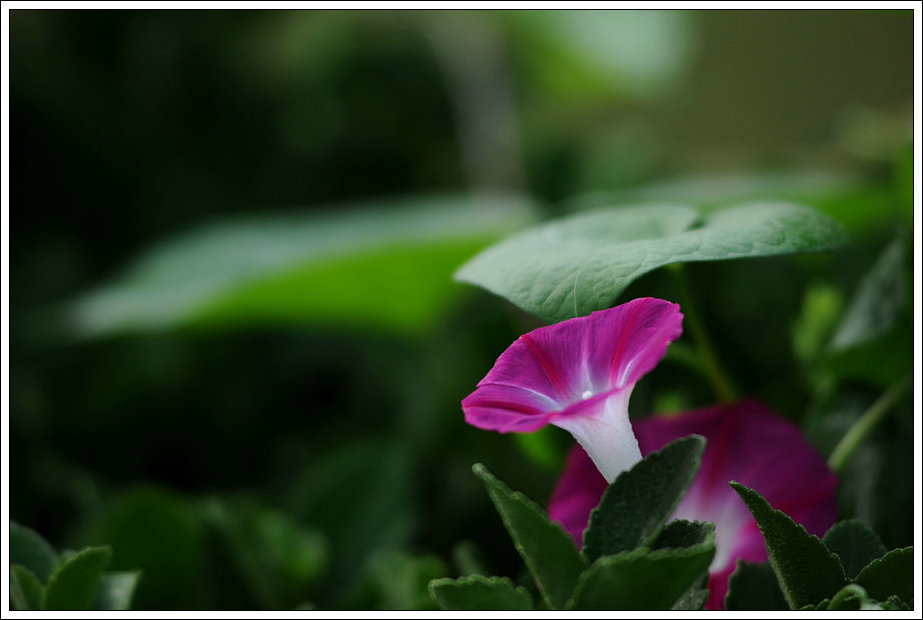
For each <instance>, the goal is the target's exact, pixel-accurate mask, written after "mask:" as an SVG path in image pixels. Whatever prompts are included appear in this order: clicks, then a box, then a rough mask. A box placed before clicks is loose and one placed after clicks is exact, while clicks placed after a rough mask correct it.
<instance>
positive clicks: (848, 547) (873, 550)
mask: <svg viewBox="0 0 923 620" xmlns="http://www.w3.org/2000/svg"><path fill="white" fill-rule="evenodd" d="M824 544H825V545H827V548H828V549H830V551H832V552H833V553H835V554H837V556H838V557H839V558H840V562H841V563H842V564H843V570H844V571H846V577H847V578H849V579H855V577H856V575H858V574H859V571H861V570H862V569H863V568H865V567H866V566H867V565H868V563H869V562H871V561H872V560H875V559H877V558H880V557H881V556H883V555H884V554H885V553H886V552H887V551H888V550H887V549H885V546H884V545H883V544H882V542H881V539H880V538H878V534H876V533H875V532H874V531H872V530H871V528H869V527H868V526H866V525H865V524H864V523H862V522H861V521H858V520H856V519H848V520H846V521H840V522H839V523H837V524H836V525H834V526H833V527H832V528H830V531H828V532H827V533H826V534H825V535H824Z"/></svg>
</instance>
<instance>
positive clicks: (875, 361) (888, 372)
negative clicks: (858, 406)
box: [822, 321, 913, 389]
mask: <svg viewBox="0 0 923 620" xmlns="http://www.w3.org/2000/svg"><path fill="white" fill-rule="evenodd" d="M912 364H913V328H912V326H911V325H909V324H908V323H907V322H904V321H901V322H899V323H898V324H897V325H896V326H894V328H893V329H892V330H891V331H889V332H887V333H886V334H884V335H881V336H879V337H877V338H875V339H873V340H869V341H865V342H862V343H860V344H855V345H853V346H850V347H849V348H847V349H843V350H838V351H833V352H831V353H828V354H827V355H826V356H824V357H823V358H822V367H823V369H824V370H827V371H829V372H831V373H833V374H834V375H836V377H837V378H839V379H859V380H862V381H868V382H871V383H872V384H874V385H876V386H878V387H880V388H882V389H884V388H887V387H889V386H891V385H893V384H894V383H896V382H897V381H898V380H899V379H900V378H902V377H903V376H904V375H906V374H907V372H908V371H909V370H910V368H911V367H912Z"/></svg>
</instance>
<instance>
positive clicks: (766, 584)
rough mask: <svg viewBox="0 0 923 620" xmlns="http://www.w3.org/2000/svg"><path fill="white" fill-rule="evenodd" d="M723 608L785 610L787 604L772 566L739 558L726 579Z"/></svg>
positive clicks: (736, 609) (787, 607)
mask: <svg viewBox="0 0 923 620" xmlns="http://www.w3.org/2000/svg"><path fill="white" fill-rule="evenodd" d="M724 608H725V609H727V610H729V611H787V610H788V609H789V606H788V603H787V602H786V600H785V595H784V594H782V590H781V589H780V588H779V580H778V579H776V574H775V573H774V572H773V571H772V566H770V565H769V564H766V563H759V564H753V563H750V562H744V561H743V560H739V561H738V562H737V569H736V570H735V571H734V572H733V573H732V574H731V578H730V580H729V581H728V593H727V595H726V596H725V597H724Z"/></svg>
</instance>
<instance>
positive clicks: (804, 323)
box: [792, 284, 844, 363]
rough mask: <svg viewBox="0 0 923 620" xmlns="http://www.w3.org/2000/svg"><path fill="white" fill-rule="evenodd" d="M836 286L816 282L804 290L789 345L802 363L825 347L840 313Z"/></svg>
mask: <svg viewBox="0 0 923 620" xmlns="http://www.w3.org/2000/svg"><path fill="white" fill-rule="evenodd" d="M843 303H844V302H843V298H842V295H841V294H840V291H839V289H837V288H835V287H833V286H828V285H823V284H817V285H813V286H811V287H810V288H808V290H807V291H805V294H804V301H803V302H802V307H801V313H800V315H799V316H798V318H797V320H796V321H795V323H794V324H793V325H792V348H793V349H794V352H795V355H797V356H798V359H799V360H801V362H802V363H811V362H813V361H814V360H815V359H816V358H817V357H818V355H820V354H821V352H822V351H823V350H824V346H825V345H826V344H827V340H828V339H829V338H830V335H831V333H832V332H833V329H834V327H835V326H836V321H837V319H839V318H840V316H841V314H842V312H843Z"/></svg>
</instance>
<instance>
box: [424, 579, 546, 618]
mask: <svg viewBox="0 0 923 620" xmlns="http://www.w3.org/2000/svg"><path fill="white" fill-rule="evenodd" d="M429 591H430V593H431V594H432V597H433V599H434V600H435V601H436V602H437V603H439V606H440V607H441V608H442V609H444V610H446V611H478V610H489V611H532V609H533V608H534V606H533V604H532V597H531V596H530V595H529V591H528V590H526V589H525V588H523V587H522V586H516V585H515V584H514V583H513V581H512V580H510V579H509V578H507V577H484V576H482V575H473V576H470V577H461V578H459V579H435V580H433V581H431V582H430V584H429Z"/></svg>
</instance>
